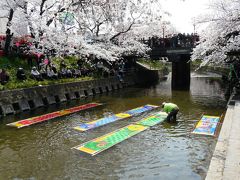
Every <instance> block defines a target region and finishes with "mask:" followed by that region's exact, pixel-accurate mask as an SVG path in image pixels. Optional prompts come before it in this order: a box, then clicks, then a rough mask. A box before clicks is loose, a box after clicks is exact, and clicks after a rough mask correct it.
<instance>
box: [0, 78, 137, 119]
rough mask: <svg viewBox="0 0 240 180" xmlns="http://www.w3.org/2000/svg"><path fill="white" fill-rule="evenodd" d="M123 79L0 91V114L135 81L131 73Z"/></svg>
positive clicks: (59, 101)
mask: <svg viewBox="0 0 240 180" xmlns="http://www.w3.org/2000/svg"><path fill="white" fill-rule="evenodd" d="M124 79H125V82H124V83H120V82H119V80H118V79H117V78H116V77H112V78H106V79H100V80H92V81H81V82H74V83H66V84H58V85H51V86H41V87H39V86H38V87H32V88H27V89H17V90H11V91H0V116H1V115H3V116H5V115H8V114H16V113H20V112H22V111H27V110H31V109H35V108H38V107H42V106H47V105H50V104H55V103H61V102H65V101H70V100H73V99H80V98H86V97H88V96H94V95H96V94H100V93H105V92H109V91H114V90H119V89H122V88H123V87H127V86H131V85H134V84H135V83H136V81H135V79H136V78H135V77H134V76H133V75H132V76H126V77H125V78H124Z"/></svg>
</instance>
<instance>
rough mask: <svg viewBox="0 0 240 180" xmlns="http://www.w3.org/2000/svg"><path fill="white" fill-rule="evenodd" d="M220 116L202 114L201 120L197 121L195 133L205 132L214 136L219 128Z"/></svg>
mask: <svg viewBox="0 0 240 180" xmlns="http://www.w3.org/2000/svg"><path fill="white" fill-rule="evenodd" d="M219 121H220V117H218V116H206V115H204V116H202V118H201V120H200V121H199V122H198V123H197V125H196V127H195V129H194V130H193V132H192V133H193V134H203V135H210V136H214V134H215V131H216V129H217V126H218V123H219Z"/></svg>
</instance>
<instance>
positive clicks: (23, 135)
mask: <svg viewBox="0 0 240 180" xmlns="http://www.w3.org/2000/svg"><path fill="white" fill-rule="evenodd" d="M170 79H171V78H168V80H166V81H164V82H160V83H159V84H157V85H154V86H152V87H145V88H142V87H135V88H128V89H124V90H122V91H119V92H114V93H109V94H108V95H102V96H96V97H94V98H93V99H87V100H86V101H85V102H82V101H76V102H72V103H70V104H62V105H60V106H59V107H55V106H52V107H50V108H48V109H40V110H37V111H34V112H31V114H28V113H25V114H21V115H18V116H9V117H6V118H5V119H3V120H2V121H1V124H0V179H104V180H105V179H164V180H165V179H203V178H204V177H205V175H206V171H207V168H208V165H209V162H210V157H211V156H212V152H213V150H214V146H215V143H216V139H215V138H212V137H205V136H193V135H190V132H191V131H192V129H193V127H194V125H195V123H196V122H197V121H198V119H199V118H200V117H201V115H202V114H203V113H205V114H209V115H220V114H221V113H223V112H224V108H225V105H226V101H225V100H224V99H223V98H224V95H223V89H222V87H221V85H220V84H219V80H218V79H215V78H214V79H212V78H209V77H198V76H197V75H194V77H193V78H192V79H191V88H190V91H171V83H170ZM91 101H98V102H104V103H106V105H104V106H103V107H101V108H96V109H94V110H91V111H85V112H79V113H76V114H73V115H70V116H66V117H61V118H57V119H56V120H53V121H49V122H47V123H42V124H38V125H34V126H31V127H28V128H24V129H20V130H16V129H12V128H9V127H6V126H5V124H6V123H8V122H12V121H14V120H17V119H22V118H26V117H29V116H35V115H37V114H43V113H46V112H51V111H55V110H58V109H63V108H68V107H72V106H75V105H79V104H84V103H87V102H91ZM163 101H171V102H174V103H176V104H178V106H179V107H180V112H179V116H178V122H177V123H176V124H169V123H162V124H159V125H157V126H155V127H153V128H151V129H148V130H146V131H144V132H142V133H140V134H139V135H137V136H134V137H132V138H130V139H128V140H126V141H124V142H122V143H120V144H118V145H116V146H114V147H113V148H111V149H109V150H107V151H106V152H103V153H101V154H99V155H97V156H96V157H89V156H88V155H85V154H82V153H79V152H76V151H74V150H71V147H73V146H76V145H78V144H80V143H82V142H85V141H88V140H91V139H93V138H96V137H98V136H101V135H103V134H106V133H108V132H111V131H114V130H116V129H117V128H121V127H123V126H125V125H128V124H130V123H132V122H134V121H137V120H139V119H141V118H143V117H146V116H147V115H148V113H145V114H143V115H141V116H140V117H134V118H131V119H128V120H123V121H119V122H116V123H113V124H109V125H107V126H104V127H101V128H99V129H96V130H92V131H89V132H86V133H79V132H77V131H75V130H73V129H72V127H74V126H76V125H78V124H79V123H80V122H87V121H90V120H94V119H97V118H101V117H103V116H108V115H110V114H112V113H118V112H123V111H126V110H129V109H132V108H135V107H138V106H141V105H144V104H158V105H161V103H162V102H163Z"/></svg>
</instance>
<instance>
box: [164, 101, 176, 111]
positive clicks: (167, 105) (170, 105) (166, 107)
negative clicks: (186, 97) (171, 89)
mask: <svg viewBox="0 0 240 180" xmlns="http://www.w3.org/2000/svg"><path fill="white" fill-rule="evenodd" d="M172 110H179V108H178V106H177V105H176V104H173V103H165V105H164V107H163V111H164V112H166V113H170V112H171V111H172Z"/></svg>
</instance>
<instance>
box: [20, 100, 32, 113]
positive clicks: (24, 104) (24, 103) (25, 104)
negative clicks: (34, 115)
mask: <svg viewBox="0 0 240 180" xmlns="http://www.w3.org/2000/svg"><path fill="white" fill-rule="evenodd" d="M19 106H20V109H21V111H27V110H30V106H29V104H28V101H27V100H26V99H21V100H20V101H19Z"/></svg>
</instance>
